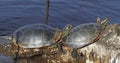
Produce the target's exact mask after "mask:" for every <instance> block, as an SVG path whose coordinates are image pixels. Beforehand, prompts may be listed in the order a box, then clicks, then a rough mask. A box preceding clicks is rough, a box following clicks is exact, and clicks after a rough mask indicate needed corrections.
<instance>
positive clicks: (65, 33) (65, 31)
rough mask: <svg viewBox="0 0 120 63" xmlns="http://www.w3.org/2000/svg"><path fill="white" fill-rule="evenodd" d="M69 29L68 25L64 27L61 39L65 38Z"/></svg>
mask: <svg viewBox="0 0 120 63" xmlns="http://www.w3.org/2000/svg"><path fill="white" fill-rule="evenodd" d="M71 29H72V25H70V24H68V25H66V26H65V28H64V29H63V31H62V32H63V33H62V38H64V37H66V36H67V35H68V33H69V32H70V30H71Z"/></svg>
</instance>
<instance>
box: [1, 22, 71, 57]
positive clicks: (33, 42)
mask: <svg viewBox="0 0 120 63" xmlns="http://www.w3.org/2000/svg"><path fill="white" fill-rule="evenodd" d="M71 27H72V26H71V25H70V24H68V25H67V26H66V27H65V28H63V30H58V29H56V28H53V27H51V26H48V25H45V24H30V25H26V26H23V27H20V28H18V29H17V30H15V32H13V33H12V35H10V36H2V38H5V39H9V40H11V41H10V42H11V44H10V47H5V46H3V47H2V48H5V49H7V48H11V49H12V48H13V51H14V53H12V54H15V53H16V52H15V51H16V50H18V49H19V50H20V51H21V52H22V53H24V54H25V53H29V52H31V51H39V49H40V48H44V47H49V46H53V45H56V47H57V48H58V50H59V51H60V52H62V45H61V44H60V43H61V42H62V39H63V38H64V37H66V36H67V34H68V33H69V31H70V29H71ZM5 39H4V40H5ZM6 41H7V40H6ZM6 46H7V45H6ZM33 54H34V52H33ZM38 54H39V53H38ZM28 55H29V54H28ZM21 56H22V54H21ZM30 56H32V55H30Z"/></svg>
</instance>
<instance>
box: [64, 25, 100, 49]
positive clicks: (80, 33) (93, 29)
mask: <svg viewBox="0 0 120 63" xmlns="http://www.w3.org/2000/svg"><path fill="white" fill-rule="evenodd" d="M99 30H100V26H99V25H98V24H96V23H86V24H81V25H78V26H76V27H74V28H73V29H72V30H71V31H70V33H69V35H68V36H67V38H66V41H65V45H67V46H70V47H72V48H79V47H82V46H84V45H85V44H88V43H89V42H90V40H92V39H93V38H95V37H96V35H97V34H98V33H99Z"/></svg>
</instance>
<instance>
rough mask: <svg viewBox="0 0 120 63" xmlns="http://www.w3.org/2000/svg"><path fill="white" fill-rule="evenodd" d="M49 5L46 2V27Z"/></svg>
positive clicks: (48, 0) (48, 1)
mask: <svg viewBox="0 0 120 63" xmlns="http://www.w3.org/2000/svg"><path fill="white" fill-rule="evenodd" d="M49 4H50V0H47V1H46V24H47V25H48V18H49Z"/></svg>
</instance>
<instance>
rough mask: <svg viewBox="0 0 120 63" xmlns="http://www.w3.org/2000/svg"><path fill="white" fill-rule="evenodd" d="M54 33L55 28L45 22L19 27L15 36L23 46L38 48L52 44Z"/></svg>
mask: <svg viewBox="0 0 120 63" xmlns="http://www.w3.org/2000/svg"><path fill="white" fill-rule="evenodd" d="M54 34H55V28H52V27H50V26H48V25H45V24H31V25H26V26H23V27H21V28H19V29H17V30H16V31H15V32H14V33H13V38H14V40H16V42H15V43H16V44H18V45H19V46H21V47H23V48H37V47H43V46H48V45H50V44H52V42H51V39H52V38H53V36H54ZM14 40H13V41H14Z"/></svg>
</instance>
